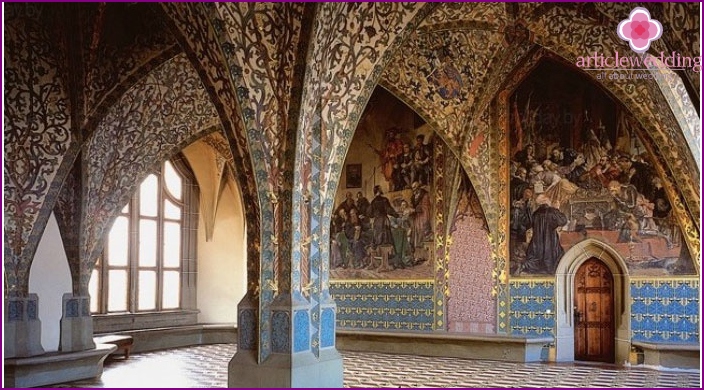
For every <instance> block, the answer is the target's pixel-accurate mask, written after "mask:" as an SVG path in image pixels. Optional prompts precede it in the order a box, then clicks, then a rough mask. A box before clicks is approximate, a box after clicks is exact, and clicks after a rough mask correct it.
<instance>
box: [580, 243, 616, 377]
mask: <svg viewBox="0 0 704 390" xmlns="http://www.w3.org/2000/svg"><path fill="white" fill-rule="evenodd" d="M613 286H614V278H613V275H611V271H609V268H608V267H607V266H606V265H605V264H604V263H602V262H601V261H600V260H599V259H597V258H594V257H593V258H591V259H589V260H587V261H586V262H585V263H584V264H582V265H581V266H580V267H579V269H578V270H577V274H576V277H575V280H574V292H575V293H574V324H575V326H574V358H575V360H587V361H596V362H608V363H614V336H615V335H614V287H613Z"/></svg>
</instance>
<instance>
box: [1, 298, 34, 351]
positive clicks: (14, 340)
mask: <svg viewBox="0 0 704 390" xmlns="http://www.w3.org/2000/svg"><path fill="white" fill-rule="evenodd" d="M38 311H39V296H38V295H37V294H29V295H28V296H27V297H6V298H5V324H4V331H5V337H4V340H3V345H4V352H5V355H4V358H22V357H30V356H37V355H42V354H44V348H42V343H41V340H42V323H41V321H40V320H39V314H38Z"/></svg>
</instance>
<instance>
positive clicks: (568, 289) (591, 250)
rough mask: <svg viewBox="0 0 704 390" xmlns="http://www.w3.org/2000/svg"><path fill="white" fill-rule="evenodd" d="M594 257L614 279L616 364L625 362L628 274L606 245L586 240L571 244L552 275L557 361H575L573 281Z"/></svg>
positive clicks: (628, 330) (628, 324)
mask: <svg viewBox="0 0 704 390" xmlns="http://www.w3.org/2000/svg"><path fill="white" fill-rule="evenodd" d="M592 257H595V258H597V259H599V260H601V261H602V262H603V263H604V264H605V265H606V266H607V267H608V268H609V270H610V271H611V274H612V275H613V278H614V322H615V324H614V327H615V340H614V345H615V349H616V351H615V362H616V363H617V364H618V363H622V362H624V361H627V360H628V354H629V352H630V344H631V336H630V335H631V306H630V304H629V302H630V297H631V290H630V275H629V274H628V268H627V267H626V263H625V261H624V260H623V258H622V257H621V256H620V255H619V254H618V253H617V252H616V251H615V250H614V249H613V248H611V247H610V246H608V245H607V244H605V243H603V242H601V241H599V240H596V239H593V238H589V239H586V240H584V241H582V242H580V243H578V244H576V245H574V246H573V247H572V248H571V249H570V250H569V251H567V253H565V255H564V256H563V257H562V260H560V263H559V265H558V267H557V271H556V272H555V323H556V328H555V347H556V360H557V361H563V362H569V361H574V326H575V323H574V306H573V304H572V302H573V298H574V280H575V274H576V272H577V270H578V269H579V267H580V266H581V265H582V264H583V263H584V262H586V261H587V260H589V259H590V258H592Z"/></svg>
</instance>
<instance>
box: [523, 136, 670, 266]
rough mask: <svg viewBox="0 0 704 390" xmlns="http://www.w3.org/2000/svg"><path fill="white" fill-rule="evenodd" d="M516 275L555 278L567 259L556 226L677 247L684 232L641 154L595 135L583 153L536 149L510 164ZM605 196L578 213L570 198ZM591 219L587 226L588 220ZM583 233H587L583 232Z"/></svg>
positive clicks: (527, 150)
mask: <svg viewBox="0 0 704 390" xmlns="http://www.w3.org/2000/svg"><path fill="white" fill-rule="evenodd" d="M510 189H511V195H510V196H511V220H510V221H511V222H510V232H511V251H512V253H511V256H512V260H514V261H512V266H513V269H512V273H514V274H519V273H521V272H526V273H538V274H541V273H547V274H550V273H554V272H555V267H556V266H557V261H559V259H560V257H561V256H562V254H563V249H562V247H561V246H560V242H559V236H558V233H557V228H558V227H559V228H561V229H562V230H566V231H584V226H585V225H588V226H589V227H590V228H591V229H599V230H613V231H618V239H617V240H618V241H617V242H641V240H642V238H644V237H662V238H664V239H665V240H666V242H667V246H668V247H669V248H672V247H673V246H674V245H678V244H679V242H678V241H679V237H678V234H679V230H678V229H677V228H676V223H675V222H674V221H673V219H672V216H671V212H670V211H671V208H672V207H671V204H670V202H669V200H668V197H667V195H666V194H665V190H664V189H663V186H662V181H661V179H660V178H659V177H658V176H657V174H656V173H655V171H654V169H653V167H652V165H651V164H650V163H649V162H648V161H647V160H646V159H645V158H644V155H631V154H629V153H624V152H622V151H616V150H614V149H612V148H610V147H609V145H608V144H607V145H601V144H600V142H599V141H598V140H596V137H591V139H590V140H589V142H586V143H585V144H584V145H583V146H582V147H581V148H580V149H579V150H574V149H572V148H569V147H563V146H555V147H553V148H552V149H550V150H549V151H547V153H543V155H540V154H539V153H538V151H537V150H536V148H535V147H534V145H532V144H529V145H526V146H525V147H524V148H521V149H520V150H518V151H517V152H516V153H515V154H514V155H513V158H512V161H511V182H510ZM575 198H578V199H608V200H609V207H608V209H603V208H593V209H590V210H588V211H587V212H585V213H583V214H581V215H579V216H574V215H571V214H570V208H569V203H570V202H571V201H573V199H575ZM585 222H588V223H585ZM585 234H586V233H585Z"/></svg>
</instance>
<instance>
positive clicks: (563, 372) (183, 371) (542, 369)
mask: <svg viewBox="0 0 704 390" xmlns="http://www.w3.org/2000/svg"><path fill="white" fill-rule="evenodd" d="M236 349H237V347H236V346H235V345H233V344H216V345H204V346H196V347H188V348H178V349H172V350H166V351H158V352H149V353H143V354H134V355H132V356H131V357H130V358H129V359H128V360H122V359H120V358H118V359H114V360H109V361H107V362H106V364H105V371H104V372H103V375H102V377H101V378H99V379H95V380H86V381H78V382H71V383H64V384H62V385H58V386H54V387H121V388H136V387H140V388H156V387H168V388H174V387H200V388H205V387H226V386H227V364H228V362H229V361H230V358H232V356H233V355H234V353H235V351H236ZM342 356H343V359H344V367H345V372H344V386H345V387H396V388H398V387H563V388H564V387H590V388H595V387H648V388H652V387H678V388H684V387H690V388H694V387H701V374H700V372H698V371H697V372H681V371H680V372H678V371H657V370H653V369H647V368H643V367H633V368H624V367H616V366H610V365H602V364H599V365H595V364H548V363H530V364H521V363H502V362H494V361H480V360H466V359H455V358H437V357H422V356H409V355H387V354H380V353H372V352H364V353H361V352H347V351H342Z"/></svg>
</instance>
